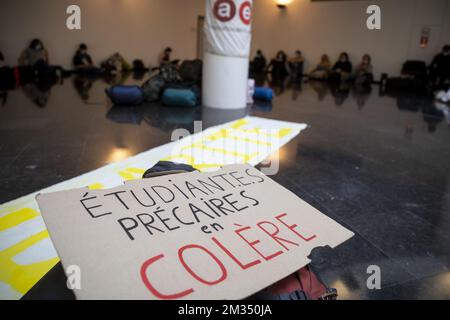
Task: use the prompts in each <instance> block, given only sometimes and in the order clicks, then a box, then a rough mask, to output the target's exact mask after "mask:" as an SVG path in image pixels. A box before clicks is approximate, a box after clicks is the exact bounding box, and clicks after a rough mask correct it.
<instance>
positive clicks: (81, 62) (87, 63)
mask: <svg viewBox="0 0 450 320" xmlns="http://www.w3.org/2000/svg"><path fill="white" fill-rule="evenodd" d="M72 63H73V66H74V67H75V69H89V68H92V67H93V64H92V58H91V56H90V55H89V54H88V53H87V46H86V45H85V44H84V43H82V44H80V46H79V47H78V50H77V51H76V52H75V55H74V56H73V59H72Z"/></svg>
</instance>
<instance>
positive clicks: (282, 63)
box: [267, 50, 289, 81]
mask: <svg viewBox="0 0 450 320" xmlns="http://www.w3.org/2000/svg"><path fill="white" fill-rule="evenodd" d="M286 63H287V56H286V54H285V53H284V52H283V51H282V50H280V51H278V52H277V55H276V56H275V58H274V59H272V60H271V61H270V63H269V65H268V66H267V71H268V72H270V73H271V74H272V81H273V80H274V79H280V78H284V77H286V76H287V75H288V74H289V72H288V70H287V67H286Z"/></svg>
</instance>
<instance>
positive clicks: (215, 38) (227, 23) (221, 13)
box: [204, 0, 252, 58]
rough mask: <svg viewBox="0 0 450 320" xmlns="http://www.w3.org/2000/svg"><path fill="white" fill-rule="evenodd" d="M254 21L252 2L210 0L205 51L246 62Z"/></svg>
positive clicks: (207, 4)
mask: <svg viewBox="0 0 450 320" xmlns="http://www.w3.org/2000/svg"><path fill="white" fill-rule="evenodd" d="M251 21H252V1H251V0H207V1H206V19H205V26H204V34H205V40H206V41H205V50H206V51H207V52H209V53H213V54H217V55H223V56H230V57H245V58H247V57H248V56H249V54H250V42H251Z"/></svg>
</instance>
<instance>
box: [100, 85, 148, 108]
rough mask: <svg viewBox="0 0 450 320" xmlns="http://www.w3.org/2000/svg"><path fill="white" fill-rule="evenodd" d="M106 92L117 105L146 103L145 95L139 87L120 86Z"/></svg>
mask: <svg viewBox="0 0 450 320" xmlns="http://www.w3.org/2000/svg"><path fill="white" fill-rule="evenodd" d="M105 91H106V95H107V96H108V97H109V99H111V102H112V103H114V104H115V105H138V104H141V103H142V102H143V101H144V94H143V92H142V89H141V87H139V86H122V85H118V86H112V87H111V88H109V89H106V90H105Z"/></svg>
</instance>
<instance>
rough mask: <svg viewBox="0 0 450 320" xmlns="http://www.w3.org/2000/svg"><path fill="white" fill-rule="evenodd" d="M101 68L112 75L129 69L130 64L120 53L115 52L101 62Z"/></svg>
mask: <svg viewBox="0 0 450 320" xmlns="http://www.w3.org/2000/svg"><path fill="white" fill-rule="evenodd" d="M102 69H103V70H104V71H105V72H106V73H108V74H111V75H114V74H118V73H120V72H127V71H130V70H131V65H130V64H129V63H128V62H127V61H126V60H125V58H124V57H122V55H121V54H120V53H118V52H116V53H114V54H113V55H112V56H111V57H109V58H108V59H106V60H105V61H104V62H103V63H102Z"/></svg>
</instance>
